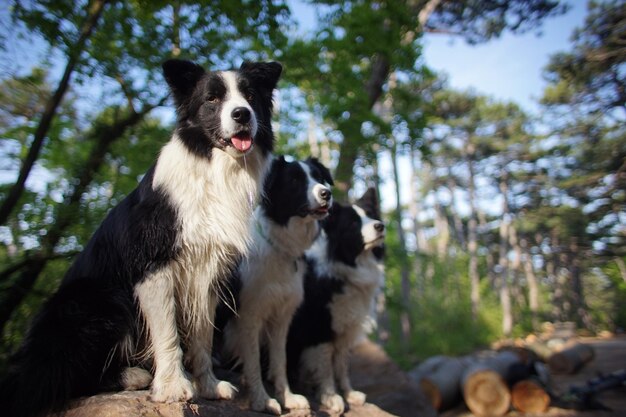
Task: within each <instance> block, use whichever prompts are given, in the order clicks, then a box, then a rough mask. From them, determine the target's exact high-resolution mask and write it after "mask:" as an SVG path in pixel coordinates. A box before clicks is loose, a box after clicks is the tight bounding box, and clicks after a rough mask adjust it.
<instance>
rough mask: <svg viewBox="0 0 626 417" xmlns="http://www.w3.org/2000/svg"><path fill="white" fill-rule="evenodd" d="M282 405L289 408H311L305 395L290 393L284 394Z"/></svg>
mask: <svg viewBox="0 0 626 417" xmlns="http://www.w3.org/2000/svg"><path fill="white" fill-rule="evenodd" d="M283 405H284V406H285V408H287V409H289V410H307V409H309V408H311V406H310V405H309V400H307V399H306V397H305V396H303V395H298V394H292V393H288V394H285V401H284V404H283Z"/></svg>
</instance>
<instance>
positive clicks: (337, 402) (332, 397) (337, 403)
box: [320, 394, 346, 414]
mask: <svg viewBox="0 0 626 417" xmlns="http://www.w3.org/2000/svg"><path fill="white" fill-rule="evenodd" d="M320 402H321V403H322V405H323V406H324V407H326V408H328V409H329V410H330V411H332V412H333V413H337V414H342V413H343V412H344V410H345V408H346V405H345V403H344V402H343V398H341V395H338V394H322V397H321V399H320Z"/></svg>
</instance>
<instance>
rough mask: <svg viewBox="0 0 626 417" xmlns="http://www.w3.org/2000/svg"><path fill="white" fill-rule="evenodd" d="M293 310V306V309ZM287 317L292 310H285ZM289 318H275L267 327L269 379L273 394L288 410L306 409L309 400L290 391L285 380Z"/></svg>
mask: <svg viewBox="0 0 626 417" xmlns="http://www.w3.org/2000/svg"><path fill="white" fill-rule="evenodd" d="M293 310H295V308H294V309H293ZM285 315H286V316H287V317H290V316H292V315H293V312H285ZM290 324H291V320H286V319H284V318H281V319H279V320H276V321H275V322H274V323H273V325H272V326H271V327H270V329H269V342H268V345H269V357H270V358H269V359H270V370H269V379H270V380H272V381H273V382H274V396H275V397H276V399H278V402H280V404H281V405H282V406H283V407H285V408H288V409H290V410H297V409H308V408H310V406H309V401H308V400H307V399H306V397H304V396H302V395H298V394H294V393H292V392H291V389H290V388H289V382H288V381H287V355H286V349H287V333H288V331H289V325H290Z"/></svg>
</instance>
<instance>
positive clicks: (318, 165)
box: [306, 157, 335, 185]
mask: <svg viewBox="0 0 626 417" xmlns="http://www.w3.org/2000/svg"><path fill="white" fill-rule="evenodd" d="M306 161H307V163H309V164H311V165H313V166H314V167H316V168H317V169H319V170H320V173H321V174H322V178H323V179H324V181H326V183H327V184H330V185H335V183H334V182H333V176H332V175H331V174H330V170H329V169H328V168H326V167H325V166H324V164H322V163H321V162H320V161H319V160H318V159H317V158H313V157H310V158H308V159H307V160H306Z"/></svg>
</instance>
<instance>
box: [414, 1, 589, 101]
mask: <svg viewBox="0 0 626 417" xmlns="http://www.w3.org/2000/svg"><path fill="white" fill-rule="evenodd" d="M568 3H569V4H570V5H571V6H572V8H571V9H570V10H569V12H568V13H567V14H565V15H563V16H560V17H558V18H552V19H548V20H546V21H545V22H544V24H543V25H542V27H541V29H540V36H538V35H537V33H538V32H537V31H533V32H529V33H526V34H523V35H513V34H510V33H506V34H504V35H503V36H502V37H501V38H499V39H494V40H491V41H489V42H487V43H485V44H481V45H477V46H471V45H468V44H467V43H465V42H464V41H462V40H460V39H458V38H454V37H451V36H447V35H436V34H433V35H426V36H425V39H424V61H425V62H426V65H428V66H429V67H430V68H432V69H434V70H437V71H442V72H445V73H447V74H448V77H449V83H450V86H451V87H453V88H459V89H469V88H471V89H474V90H476V91H477V92H478V93H482V94H486V95H489V96H492V97H494V98H496V99H498V100H506V101H514V102H516V103H518V104H520V105H521V106H522V107H523V108H524V109H526V110H529V111H533V112H536V111H537V106H536V102H537V99H538V98H539V97H541V95H542V92H543V89H544V87H545V83H544V81H543V78H542V75H541V74H542V69H543V68H544V67H545V66H546V65H547V63H548V59H549V56H550V55H551V54H554V53H556V52H564V51H568V50H570V49H571V43H570V41H569V39H570V36H571V34H572V32H573V30H574V28H576V27H581V26H582V24H583V22H584V18H585V14H586V10H587V6H586V3H587V2H586V1H584V0H570V1H569V2H568Z"/></svg>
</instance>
